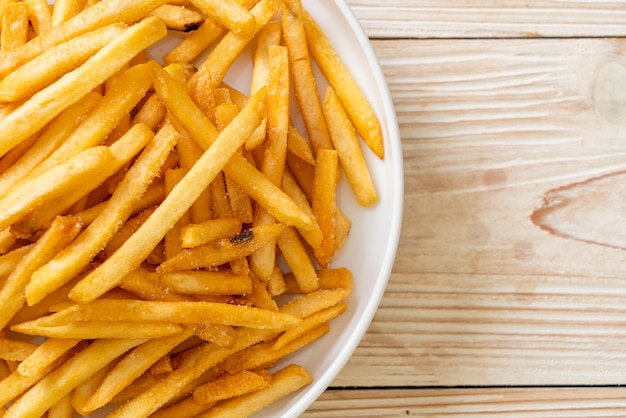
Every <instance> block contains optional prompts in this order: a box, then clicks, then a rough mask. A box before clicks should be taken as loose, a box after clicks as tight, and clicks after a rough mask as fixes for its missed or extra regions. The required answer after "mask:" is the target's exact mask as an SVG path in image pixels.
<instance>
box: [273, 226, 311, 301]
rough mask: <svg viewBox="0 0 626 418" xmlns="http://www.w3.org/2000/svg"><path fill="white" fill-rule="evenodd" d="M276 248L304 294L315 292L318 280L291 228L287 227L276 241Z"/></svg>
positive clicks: (307, 254)
mask: <svg viewBox="0 0 626 418" xmlns="http://www.w3.org/2000/svg"><path fill="white" fill-rule="evenodd" d="M276 243H277V245H278V248H279V249H280V252H281V254H282V255H283V257H284V258H285V261H286V262H287V265H288V266H289V267H290V268H291V271H292V272H293V275H294V277H295V278H296V280H297V281H298V285H299V287H300V289H302V291H303V292H304V293H308V292H312V291H314V290H317V288H318V287H319V280H318V278H317V273H316V271H315V266H314V265H313V262H312V261H311V258H310V256H309V253H308V251H307V249H306V247H305V246H304V244H303V243H302V241H300V238H299V237H298V233H297V232H296V230H295V229H294V228H293V227H287V228H285V230H284V231H283V232H281V234H280V235H279V236H278V238H277V239H276Z"/></svg>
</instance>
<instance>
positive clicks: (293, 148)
mask: <svg viewBox="0 0 626 418" xmlns="http://www.w3.org/2000/svg"><path fill="white" fill-rule="evenodd" d="M288 134H289V136H288V137H287V149H288V150H289V151H290V152H291V153H293V155H295V156H297V157H299V158H300V159H302V160H303V161H304V162H306V163H308V164H310V165H315V157H313V151H312V150H311V146H310V145H309V142H308V141H307V140H306V138H304V136H302V134H301V133H300V131H298V130H297V129H296V128H295V127H294V126H293V125H289V132H288Z"/></svg>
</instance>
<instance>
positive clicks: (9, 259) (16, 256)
mask: <svg viewBox="0 0 626 418" xmlns="http://www.w3.org/2000/svg"><path fill="white" fill-rule="evenodd" d="M32 246H33V244H31V245H25V246H23V247H19V248H16V249H14V250H12V251H10V252H8V253H6V254H3V255H1V256H0V277H6V276H8V275H9V274H11V272H12V271H13V270H14V269H15V267H16V266H17V265H18V263H19V262H20V260H21V259H22V258H23V257H24V256H25V255H26V254H28V252H29V251H30V250H31V249H32Z"/></svg>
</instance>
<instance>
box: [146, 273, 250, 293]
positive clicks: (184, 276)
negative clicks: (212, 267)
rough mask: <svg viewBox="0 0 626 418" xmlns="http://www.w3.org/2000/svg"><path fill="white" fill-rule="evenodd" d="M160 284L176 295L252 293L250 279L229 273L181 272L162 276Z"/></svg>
mask: <svg viewBox="0 0 626 418" xmlns="http://www.w3.org/2000/svg"><path fill="white" fill-rule="evenodd" d="M159 282H160V283H161V285H163V286H164V287H165V288H167V289H170V290H172V291H174V292H176V293H183V294H189V295H243V294H248V293H250V292H252V282H251V281H250V277H248V276H247V275H242V274H233V273H232V272H229V271H201V270H192V271H181V272H172V273H167V274H162V275H160V276H159Z"/></svg>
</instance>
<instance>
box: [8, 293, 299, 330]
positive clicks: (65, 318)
mask: <svg viewBox="0 0 626 418" xmlns="http://www.w3.org/2000/svg"><path fill="white" fill-rule="evenodd" d="M96 320H98V321H125V322H129V323H142V324H143V325H142V327H140V328H143V326H147V325H150V324H158V323H163V322H164V321H165V322H169V323H177V324H199V323H208V324H219V325H232V326H244V327H249V328H259V329H270V330H285V329H289V328H292V327H294V326H296V325H298V324H299V323H300V320H299V319H297V318H294V317H292V316H290V315H283V314H280V313H277V312H271V311H266V310H263V309H257V308H250V307H247V306H235V305H229V304H225V303H211V302H153V301H140V300H113V299H110V300H96V301H93V302H91V303H89V304H86V305H75V306H72V307H69V308H66V309H64V310H62V311H59V312H57V313H55V314H52V315H50V316H48V317H46V318H41V320H39V321H38V322H39V324H41V325H43V326H49V327H54V326H58V325H62V324H66V323H71V322H72V321H78V322H86V323H91V321H96ZM14 328H15V327H14ZM23 328H26V327H25V326H24V327H20V328H19V329H23ZM138 331H139V330H133V331H132V332H133V333H134V332H138Z"/></svg>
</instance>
